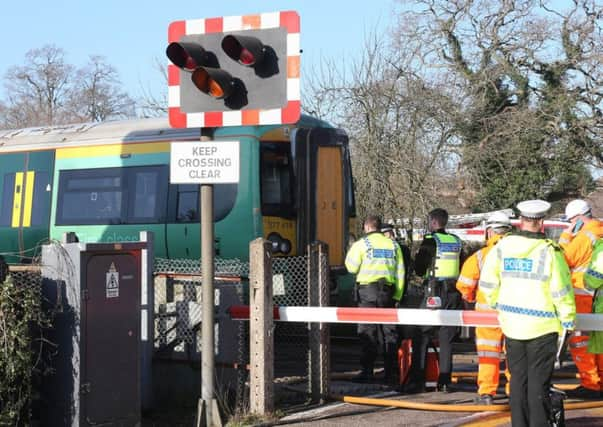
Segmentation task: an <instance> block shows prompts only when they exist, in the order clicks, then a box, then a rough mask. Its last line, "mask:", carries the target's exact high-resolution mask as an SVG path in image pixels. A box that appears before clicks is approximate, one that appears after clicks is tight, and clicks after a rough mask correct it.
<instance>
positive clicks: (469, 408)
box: [331, 396, 603, 412]
mask: <svg viewBox="0 0 603 427" xmlns="http://www.w3.org/2000/svg"><path fill="white" fill-rule="evenodd" d="M331 398H332V399H334V400H338V401H341V402H346V403H354V404H356V405H370V406H387V407H393V408H402V409H417V410H421V411H439V412H509V410H510V408H509V405H465V404H450V403H422V402H410V401H408V400H395V399H380V398H372V397H356V396H331ZM563 406H564V408H565V409H566V410H572V409H592V408H603V400H592V401H584V402H569V403H565V404H564V405H563Z"/></svg>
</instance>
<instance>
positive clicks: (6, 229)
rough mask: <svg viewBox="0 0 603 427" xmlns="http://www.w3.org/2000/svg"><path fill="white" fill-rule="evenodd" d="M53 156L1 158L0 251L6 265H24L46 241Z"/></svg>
mask: <svg viewBox="0 0 603 427" xmlns="http://www.w3.org/2000/svg"><path fill="white" fill-rule="evenodd" d="M53 162H54V154H53V152H49V151H46V152H33V153H16V154H7V155H4V156H2V158H1V160H0V164H1V166H2V167H1V170H2V172H1V176H0V179H1V183H2V185H1V186H0V192H1V193H0V203H1V205H0V227H1V231H0V240H1V243H0V250H2V251H14V250H15V249H17V248H18V250H19V253H20V254H18V255H17V254H15V255H9V256H7V257H6V258H7V260H8V261H9V262H27V260H28V259H31V257H33V256H35V255H36V254H37V253H36V248H37V247H38V244H39V243H40V242H42V241H44V240H45V239H47V238H48V227H49V216H50V200H51V194H52V188H51V183H50V177H51V171H52V168H53Z"/></svg>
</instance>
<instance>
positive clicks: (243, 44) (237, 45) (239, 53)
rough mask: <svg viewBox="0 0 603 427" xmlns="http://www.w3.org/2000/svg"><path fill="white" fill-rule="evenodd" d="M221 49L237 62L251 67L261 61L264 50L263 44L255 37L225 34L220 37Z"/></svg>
mask: <svg viewBox="0 0 603 427" xmlns="http://www.w3.org/2000/svg"><path fill="white" fill-rule="evenodd" d="M222 50H224V53H226V55H228V56H229V57H230V58H232V59H234V60H235V61H238V62H239V64H241V65H245V66H247V67H253V66H254V65H255V64H258V63H260V62H262V60H263V59H264V52H265V50H266V48H265V46H264V44H263V43H262V42H261V41H260V40H259V39H257V38H255V37H246V36H233V35H231V34H229V35H227V36H226V37H224V38H223V39H222Z"/></svg>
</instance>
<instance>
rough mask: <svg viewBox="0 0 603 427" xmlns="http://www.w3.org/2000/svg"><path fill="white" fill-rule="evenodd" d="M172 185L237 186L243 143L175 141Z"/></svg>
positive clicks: (172, 159) (172, 158) (172, 156)
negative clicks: (240, 152)
mask: <svg viewBox="0 0 603 427" xmlns="http://www.w3.org/2000/svg"><path fill="white" fill-rule="evenodd" d="M171 146H172V147H171V151H170V182H171V183H172V184H236V183H238V182H239V141H219V142H217V141H208V142H205V141H198V142H172V144H171Z"/></svg>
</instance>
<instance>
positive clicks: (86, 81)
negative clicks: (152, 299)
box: [0, 45, 135, 128]
mask: <svg viewBox="0 0 603 427" xmlns="http://www.w3.org/2000/svg"><path fill="white" fill-rule="evenodd" d="M23 64H26V65H20V66H14V67H11V68H10V69H9V70H8V72H7V73H6V74H5V76H4V86H5V88H6V99H5V102H4V105H3V108H2V109H0V126H2V127H4V128H23V127H29V126H40V125H56V124H66V123H76V122H84V121H102V120H107V119H110V118H121V117H131V116H133V115H134V114H135V108H134V107H135V103H134V101H133V100H132V99H131V98H130V97H129V96H128V95H127V93H126V92H125V91H123V90H122V89H121V83H120V81H119V79H118V75H117V71H116V69H115V68H114V67H113V66H111V65H108V64H107V63H106V62H105V60H104V59H103V58H102V57H100V56H92V57H91V58H90V62H89V64H87V65H86V66H85V67H83V68H82V69H79V70H78V69H76V67H74V66H73V65H71V64H68V63H67V62H66V61H65V52H64V50H63V49H61V48H58V47H56V46H54V45H46V46H44V47H42V48H40V49H32V50H30V51H29V52H27V53H26V55H25V60H24V61H23Z"/></svg>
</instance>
